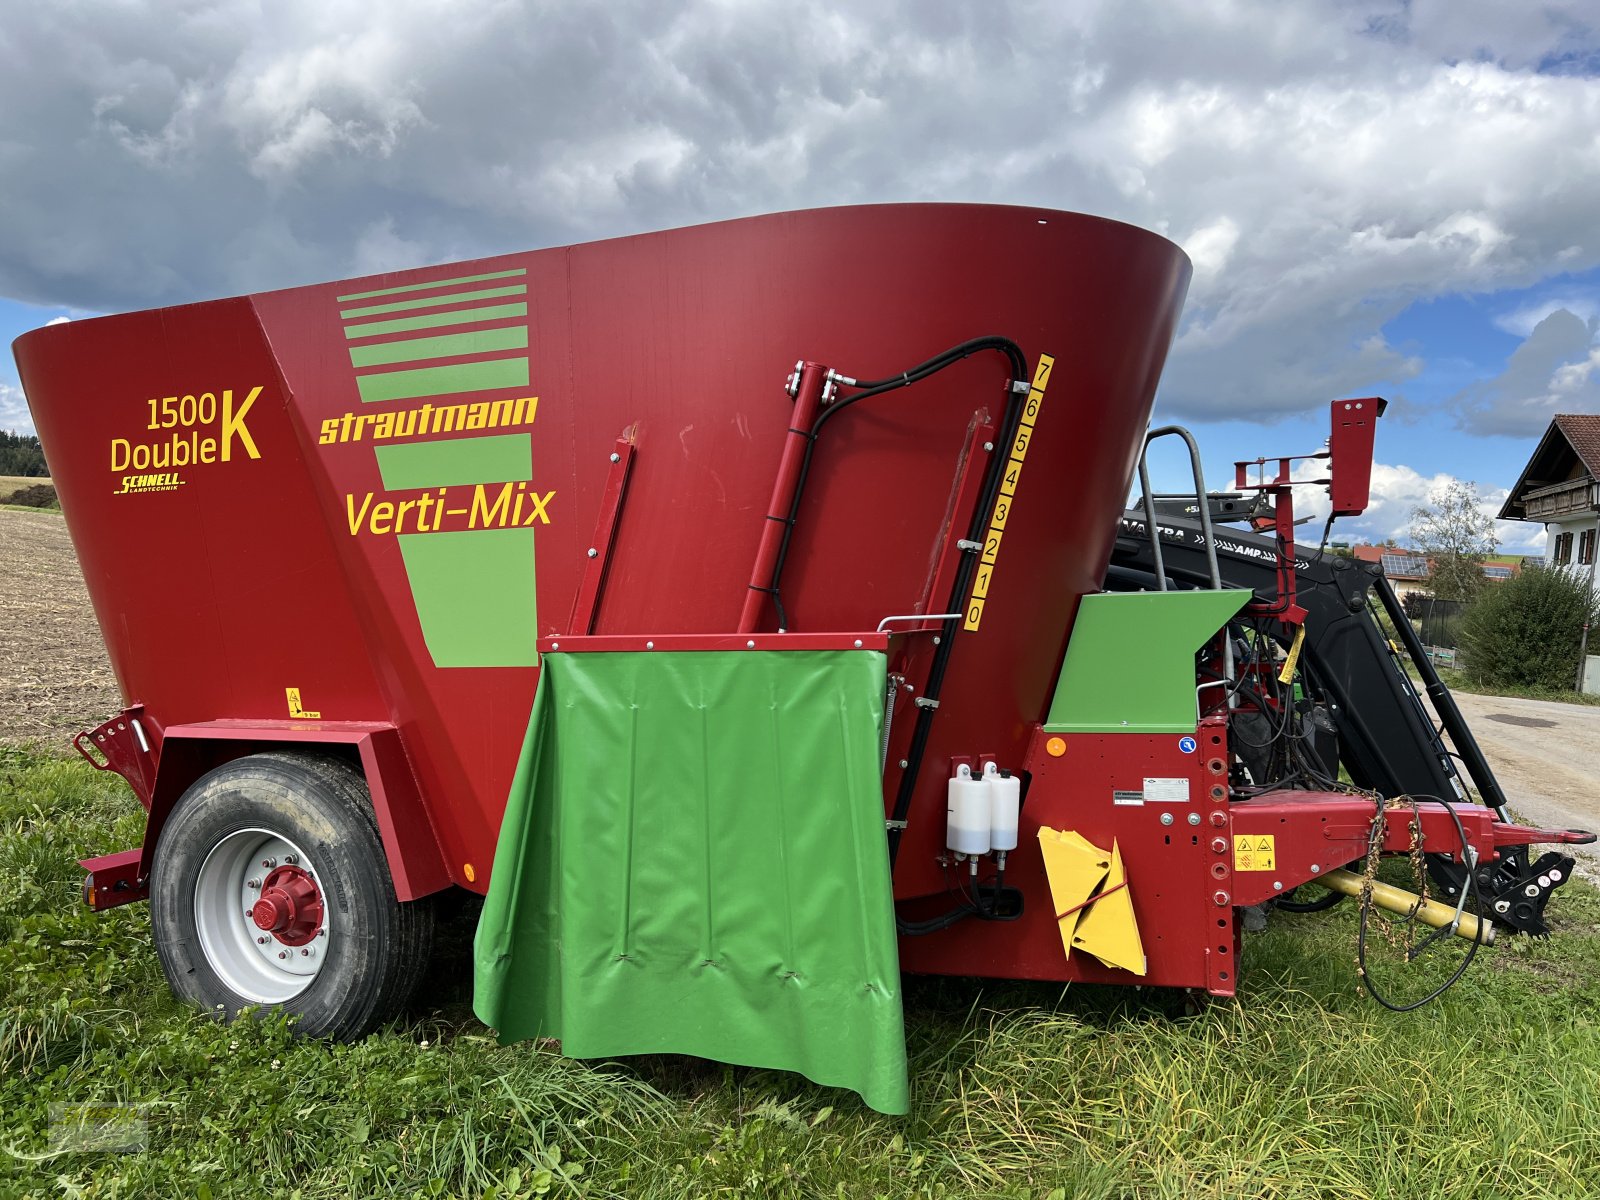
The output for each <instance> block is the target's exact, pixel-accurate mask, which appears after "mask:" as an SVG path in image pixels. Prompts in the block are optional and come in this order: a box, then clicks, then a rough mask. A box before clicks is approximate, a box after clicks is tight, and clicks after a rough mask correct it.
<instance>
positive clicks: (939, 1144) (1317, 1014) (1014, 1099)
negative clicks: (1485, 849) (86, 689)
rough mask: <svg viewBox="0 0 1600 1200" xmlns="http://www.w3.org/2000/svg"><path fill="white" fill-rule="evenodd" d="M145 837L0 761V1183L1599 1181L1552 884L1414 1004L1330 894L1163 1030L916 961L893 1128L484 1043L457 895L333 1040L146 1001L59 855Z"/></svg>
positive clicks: (123, 944) (1569, 916)
mask: <svg viewBox="0 0 1600 1200" xmlns="http://www.w3.org/2000/svg"><path fill="white" fill-rule="evenodd" d="M140 832H141V825H140V814H139V813H138V810H137V806H136V805H135V804H134V803H133V801H132V800H131V799H130V798H129V797H127V795H126V794H125V791H124V789H122V788H121V786H120V784H119V783H118V782H117V781H116V780H114V779H109V778H108V777H106V776H101V775H96V774H95V773H93V772H91V771H89V770H88V769H87V768H85V767H83V766H82V765H80V764H76V763H67V762H63V761H60V760H56V759H51V758H48V757H44V756H40V755H36V754H29V753H26V752H21V751H6V750H0V881H4V886H3V887H0V1197H11V1196H36V1195H37V1196H45V1195H71V1196H81V1197H113V1196H115V1197H144V1196H149V1197H171V1196H180V1195H181V1196H190V1195H193V1196H202V1197H203V1196H211V1197H216V1198H221V1197H225V1196H247V1195H248V1196H268V1195H270V1196H299V1197H303V1198H306V1200H310V1198H313V1197H316V1198H322V1197H326V1198H329V1200H333V1198H339V1200H344V1198H345V1197H352V1196H355V1197H360V1196H381V1195H408V1196H409V1195H420V1196H458V1197H490V1196H493V1197H495V1198H496V1200H502V1198H504V1197H519V1198H520V1197H530V1196H540V1195H552V1196H628V1197H645V1198H648V1197H679V1196H684V1197H687V1196H753V1197H769V1196H770V1197H810V1196H847V1197H876V1196H930V1197H934V1196H943V1197H964V1196H996V1197H998V1196H1007V1197H1036V1198H1045V1197H1053V1198H1056V1200H1066V1198H1068V1197H1073V1198H1076V1197H1085V1198H1090V1200H1135V1198H1138V1200H1145V1198H1152V1200H1153V1198H1158V1197H1160V1198H1165V1197H1172V1198H1174V1200H1176V1198H1179V1197H1182V1198H1183V1200H1196V1198H1209V1197H1219V1198H1220V1197H1227V1198H1229V1200H1232V1198H1235V1197H1295V1198H1299V1197H1307V1198H1312V1197H1316V1198H1321V1197H1329V1198H1333V1197H1337V1198H1339V1200H1362V1198H1372V1200H1378V1198H1383V1200H1390V1198H1400V1200H1408V1198H1412V1197H1432V1196H1473V1197H1475V1198H1476V1197H1500V1196H1504V1197H1508V1198H1509V1197H1517V1198H1518V1200H1527V1198H1542V1197H1549V1198H1552V1200H1553V1198H1557V1197H1559V1198H1561V1200H1571V1198H1574V1197H1587V1196H1600V896H1597V894H1596V893H1595V892H1594V891H1592V890H1590V889H1589V888H1587V887H1586V886H1584V885H1582V884H1578V883H1575V884H1573V885H1571V886H1569V887H1568V888H1565V889H1563V891H1562V892H1561V893H1559V894H1558V896H1557V898H1556V900H1555V901H1554V902H1553V904H1552V908H1551V916H1552V918H1553V919H1554V921H1555V923H1556V925H1557V932H1556V936H1555V937H1554V938H1552V939H1550V940H1548V941H1545V942H1537V943H1535V942H1527V941H1520V942H1519V941H1507V942H1505V943H1503V944H1502V945H1500V946H1497V947H1495V948H1494V949H1493V950H1490V951H1485V952H1484V954H1483V955H1482V956H1481V957H1480V961H1479V963H1478V965H1477V966H1475V967H1474V969H1473V970H1472V971H1471V972H1469V974H1468V975H1467V977H1466V980H1465V981H1464V982H1463V983H1462V984H1461V986H1459V987H1458V988H1456V989H1455V990H1454V991H1452V992H1450V993H1449V994H1448V995H1447V996H1446V997H1445V999H1444V1000H1443V1001H1442V1002H1440V1003H1439V1004H1436V1005H1433V1006H1431V1007H1430V1008H1428V1009H1425V1010H1423V1011H1421V1012H1419V1013H1416V1014H1412V1015H1409V1016H1395V1015H1393V1014H1389V1013H1387V1012H1384V1011H1383V1010H1381V1009H1379V1008H1378V1007H1377V1006H1376V1005H1374V1004H1372V1003H1371V1002H1370V1001H1369V1000H1367V999H1366V998H1365V997H1364V996H1363V995H1362V994H1361V993H1360V992H1359V990H1358V985H1357V981H1356V976H1355V969H1354V964H1353V962H1352V958H1353V938H1354V927H1353V922H1352V920H1351V919H1350V913H1349V912H1348V911H1343V910H1335V911H1334V912H1333V913H1330V914H1326V915H1324V916H1306V917H1291V916H1288V915H1286V914H1285V915H1281V916H1278V917H1275V918H1274V920H1273V923H1272V926H1271V927H1270V928H1269V929H1268V931H1267V932H1266V933H1263V934H1259V935H1255V936H1252V937H1250V938H1249V939H1248V941H1247V946H1246V955H1245V966H1246V971H1245V976H1244V980H1243V992H1242V995H1241V997H1240V1000H1239V1001H1238V1002H1237V1003H1232V1002H1229V1003H1216V1004H1212V1005H1210V1006H1208V1007H1206V1008H1204V1009H1202V1010H1201V1011H1200V1012H1199V1013H1198V1014H1197V1015H1193V1016H1187V1017H1185V1016H1182V1015H1175V1014H1179V1013H1180V1006H1179V1005H1178V1004H1177V1003H1175V1001H1176V999H1177V998H1176V997H1173V996H1171V995H1170V994H1167V993H1163V992H1159V991H1154V990H1148V991H1135V990H1133V989H1110V988H1087V987H1070V988H1063V987H1061V986H1059V985H1041V984H1004V983H993V984H985V983H978V982H972V981H966V980H936V979H935V980H912V981H910V982H909V983H908V989H907V1035H908V1039H909V1046H910V1051H911V1062H912V1073H913V1074H912V1094H913V1103H914V1108H913V1111H912V1113H911V1114H910V1115H909V1116H908V1117H904V1118H890V1117H884V1116H881V1115H879V1114H876V1113H873V1112H871V1111H870V1110H868V1109H866V1108H864V1107H863V1106H862V1105H861V1104H860V1103H859V1102H858V1101H857V1100H855V1099H854V1097H853V1096H851V1095H850V1094H848V1093H843V1092H838V1091H833V1090H829V1089H824V1088H818V1087H815V1086H813V1085H811V1084H808V1083H806V1082H805V1081H804V1080H802V1079H799V1078H797V1077H794V1076H790V1075H784V1074H779V1073H776V1072H769V1071H756V1070H748V1069H743V1068H729V1067H724V1066H721V1065H718V1064H714V1063H707V1062H703V1061H699V1060H693V1059H683V1058H674V1057H669V1056H654V1057H647V1058H641V1059H634V1060H628V1061H625V1062H617V1063H598V1064H586V1063H577V1062H572V1061H569V1060H566V1059H562V1058H560V1057H559V1056H557V1055H556V1054H554V1053H553V1052H552V1051H551V1050H550V1049H549V1048H548V1047H545V1046H541V1045H534V1044H522V1045H516V1046H508V1047H501V1046H498V1045H496V1044H495V1042H494V1041H493V1039H492V1038H491V1037H490V1036H489V1035H488V1033H487V1031H485V1030H484V1029H483V1028H482V1027H481V1026H479V1025H478V1024H477V1023H476V1022H475V1021H474V1020H473V1019H472V1017H471V1015H470V1012H469V1010H468V1007H467V1002H468V1000H469V995H468V970H467V967H468V959H467V941H468V939H469V938H470V932H471V929H470V911H468V912H467V913H465V914H464V915H463V919H462V920H461V921H460V922H459V923H458V924H457V925H456V926H455V927H454V928H453V940H452V942H451V944H449V945H447V946H446V948H445V952H444V955H443V958H442V961H441V963H440V965H439V967H438V968H437V971H436V973H435V976H434V978H433V979H432V980H431V981H430V983H429V986H428V987H427V988H426V989H424V990H425V992H426V997H425V999H424V1000H423V1002H422V1003H421V1004H420V1005H419V1006H418V1007H417V1008H416V1009H415V1010H414V1012H413V1013H412V1014H411V1015H410V1016H409V1018H408V1019H407V1021H406V1022H405V1023H404V1024H401V1025H398V1026H396V1027H394V1028H393V1029H391V1030H389V1031H387V1032H384V1033H381V1034H378V1035H376V1036H374V1037H372V1038H369V1039H367V1040H366V1041H364V1042H362V1043H360V1044H359V1045H355V1046H331V1045H327V1044H324V1043H320V1042H310V1041H299V1040H296V1039H295V1038H293V1037H292V1036H291V1033H290V1031H289V1030H288V1029H287V1028H286V1027H285V1026H284V1024H283V1022H282V1021H279V1020H275V1019H270V1018H268V1019H261V1020H257V1021H253V1022H242V1023H239V1024H235V1025H232V1026H221V1025H218V1024H215V1023H214V1022H212V1021H211V1020H209V1019H208V1018H206V1017H204V1016H202V1015H199V1014H195V1013H191V1012H189V1011H187V1010H184V1009H182V1008H180V1007H178V1006H177V1005H176V1004H174V1002H173V1001H172V1000H171V999H170V998H169V996H168V994H167V991H166V987H165V984H164V982H163V981H162V979H161V974H160V970H159V967H158V966H157V963H156V960H155V955H154V953H153V952H152V950H151V948H150V941H149V928H148V924H149V923H148V917H147V915H146V912H145V910H144V907H143V906H142V905H134V906H129V907H126V908H121V909H116V910H114V911H112V912H109V913H105V914H101V915H99V916H96V915H94V914H91V913H89V912H87V911H86V910H84V909H83V908H82V906H81V904H80V903H79V900H78V885H79V881H80V879H81V873H80V872H79V870H78V868H77V867H76V865H75V863H74V859H76V858H77V857H81V856H83V855H85V854H88V853H102V852H106V851H109V850H112V849H121V848H125V847H127V846H131V845H135V844H137V841H138V838H139V835H140ZM1349 907H1350V906H1349V905H1348V904H1347V905H1345V906H1344V909H1348V908H1349ZM1444 965H1446V964H1442V963H1435V964H1428V965H1426V966H1425V967H1424V968H1423V969H1424V970H1426V971H1434V972H1437V971H1438V970H1440V969H1441V967H1442V966H1444ZM1395 985H1396V986H1399V985H1400V984H1399V982H1398V981H1397V982H1396V984H1395ZM62 1101H66V1102H89V1101H97V1102H104V1101H118V1102H128V1103H139V1104H144V1105H146V1106H148V1107H147V1108H146V1109H145V1113H146V1116H147V1118H148V1121H149V1138H148V1144H147V1147H146V1148H145V1149H144V1150H143V1151H142V1152H139V1153H132V1154H126V1155H115V1154H107V1153H71V1154H63V1155H57V1156H50V1155H49V1154H48V1152H47V1146H48V1131H49V1117H48V1106H49V1104H50V1103H51V1102H62Z"/></svg>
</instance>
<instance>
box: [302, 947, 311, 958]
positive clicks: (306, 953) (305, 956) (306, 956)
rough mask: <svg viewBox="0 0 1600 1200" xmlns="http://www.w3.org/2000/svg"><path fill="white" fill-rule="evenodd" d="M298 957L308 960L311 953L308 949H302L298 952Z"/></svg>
mask: <svg viewBox="0 0 1600 1200" xmlns="http://www.w3.org/2000/svg"><path fill="white" fill-rule="evenodd" d="M300 957H301V958H310V957H311V951H310V950H309V949H305V948H302V949H301V951H300Z"/></svg>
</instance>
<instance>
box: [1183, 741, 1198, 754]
mask: <svg viewBox="0 0 1600 1200" xmlns="http://www.w3.org/2000/svg"><path fill="white" fill-rule="evenodd" d="M1198 744H1199V743H1197V742H1196V741H1195V740H1194V739H1193V738H1192V737H1181V738H1179V739H1178V749H1179V750H1182V751H1183V752H1184V753H1185V754H1193V753H1194V752H1195V747H1196V746H1197V745H1198Z"/></svg>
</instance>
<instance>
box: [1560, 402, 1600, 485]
mask: <svg viewBox="0 0 1600 1200" xmlns="http://www.w3.org/2000/svg"><path fill="white" fill-rule="evenodd" d="M1555 425H1556V427H1557V428H1558V429H1560V430H1561V432H1562V433H1563V434H1565V435H1566V438H1567V441H1568V442H1570V443H1571V445H1572V448H1573V449H1574V450H1576V451H1577V452H1578V459H1579V461H1581V462H1582V463H1583V465H1584V467H1586V468H1587V469H1588V472H1589V474H1591V475H1593V476H1594V477H1595V478H1596V479H1600V415H1592V414H1589V413H1561V414H1560V415H1558V416H1557V417H1556V419H1555Z"/></svg>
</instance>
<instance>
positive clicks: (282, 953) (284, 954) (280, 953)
mask: <svg viewBox="0 0 1600 1200" xmlns="http://www.w3.org/2000/svg"><path fill="white" fill-rule="evenodd" d="M278 957H279V958H288V957H289V952H288V951H287V950H279V951H278Z"/></svg>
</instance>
